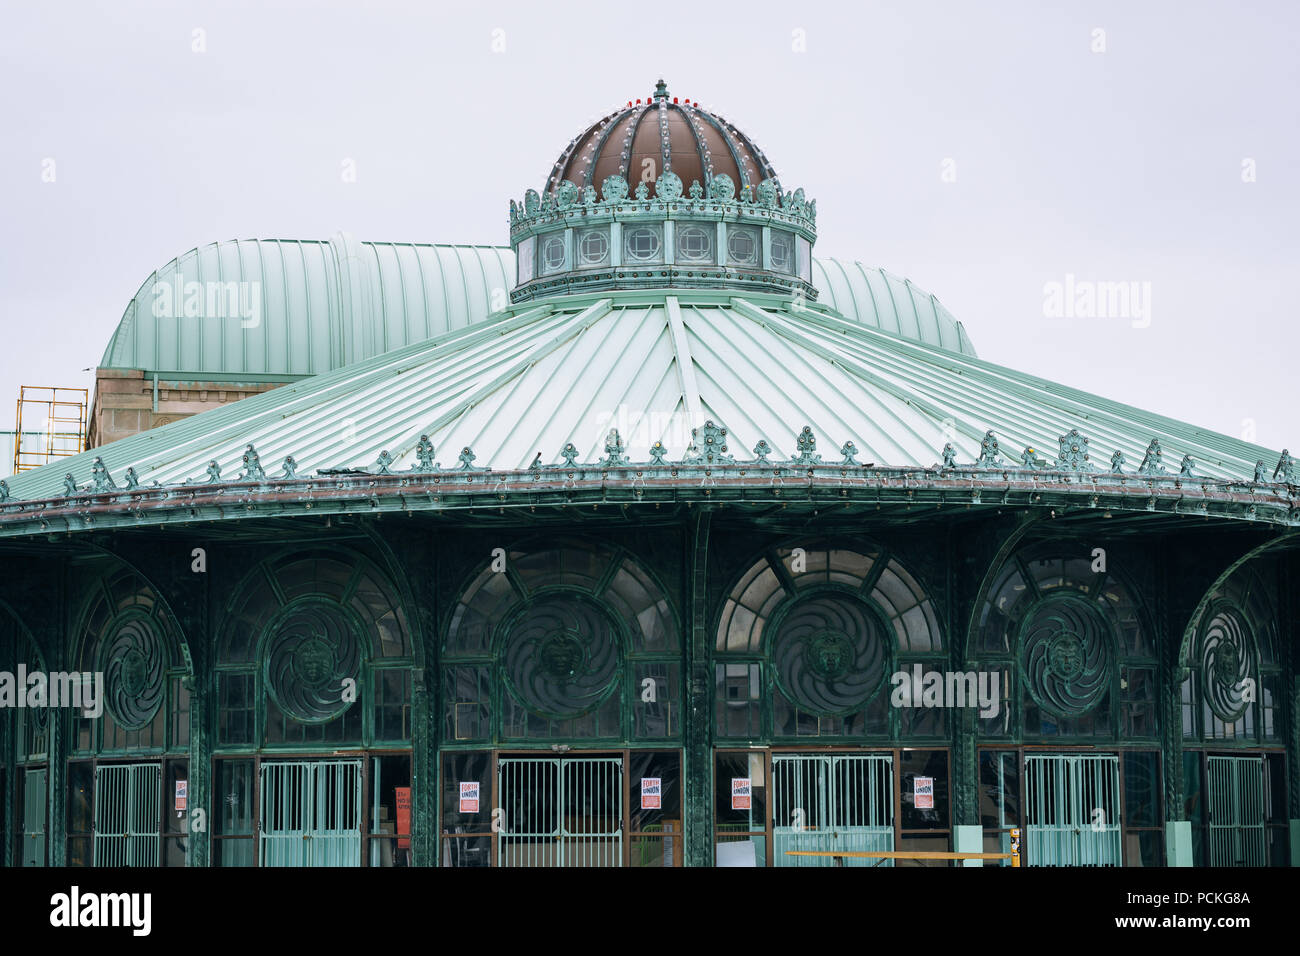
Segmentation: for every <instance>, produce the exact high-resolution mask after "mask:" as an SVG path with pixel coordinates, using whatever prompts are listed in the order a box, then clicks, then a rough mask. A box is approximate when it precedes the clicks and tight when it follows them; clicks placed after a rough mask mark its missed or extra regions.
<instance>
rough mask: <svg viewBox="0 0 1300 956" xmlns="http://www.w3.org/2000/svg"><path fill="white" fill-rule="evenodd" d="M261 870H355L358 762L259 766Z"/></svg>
mask: <svg viewBox="0 0 1300 956" xmlns="http://www.w3.org/2000/svg"><path fill="white" fill-rule="evenodd" d="M261 796H262V813H261V830H260V832H261V838H260V839H261V854H260V857H259V859H260V861H261V865H262V866H360V865H361V819H362V812H361V811H362V793H361V761H360V760H359V759H357V760H293V761H277V762H275V763H264V764H262V780H261Z"/></svg>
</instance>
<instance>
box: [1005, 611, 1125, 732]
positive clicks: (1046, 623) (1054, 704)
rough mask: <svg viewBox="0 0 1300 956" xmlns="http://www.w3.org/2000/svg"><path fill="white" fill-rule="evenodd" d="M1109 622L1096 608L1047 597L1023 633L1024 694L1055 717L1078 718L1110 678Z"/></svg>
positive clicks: (1103, 691) (1099, 697) (1103, 694)
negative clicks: (1027, 694) (1025, 691)
mask: <svg viewBox="0 0 1300 956" xmlns="http://www.w3.org/2000/svg"><path fill="white" fill-rule="evenodd" d="M1108 630H1109V628H1108V626H1107V623H1106V620H1105V618H1104V617H1102V615H1101V612H1100V611H1098V610H1096V609H1094V608H1092V607H1089V606H1088V605H1086V604H1083V603H1082V602H1079V601H1075V600H1069V599H1065V600H1059V599H1058V600H1053V599H1051V598H1049V599H1048V600H1046V601H1043V602H1042V603H1040V604H1039V605H1038V606H1037V607H1036V608H1034V609H1033V610H1032V611H1031V612H1030V613H1029V616H1028V617H1027V618H1026V620H1025V629H1024V631H1023V632H1022V633H1023V635H1024V637H1023V654H1024V658H1023V660H1024V674H1025V680H1026V683H1027V685H1028V688H1029V693H1030V694H1031V695H1032V696H1033V698H1034V700H1035V701H1037V702H1038V705H1039V706H1040V707H1042V708H1043V709H1044V710H1046V711H1048V712H1049V713H1051V714H1054V715H1055V716H1057V717H1065V718H1070V717H1079V716H1082V715H1083V714H1086V713H1088V711H1090V710H1092V709H1093V708H1094V707H1096V706H1097V705H1098V704H1099V703H1101V701H1102V700H1104V699H1105V697H1106V692H1107V691H1108V690H1109V689H1110V682H1111V651H1110V642H1109V641H1108V639H1107V637H1108Z"/></svg>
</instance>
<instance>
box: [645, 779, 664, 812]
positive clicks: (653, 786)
mask: <svg viewBox="0 0 1300 956" xmlns="http://www.w3.org/2000/svg"><path fill="white" fill-rule="evenodd" d="M662 800H663V785H662V780H661V779H660V778H659V777H642V778H641V809H642V810H659V809H661V808H662V807H663V803H662Z"/></svg>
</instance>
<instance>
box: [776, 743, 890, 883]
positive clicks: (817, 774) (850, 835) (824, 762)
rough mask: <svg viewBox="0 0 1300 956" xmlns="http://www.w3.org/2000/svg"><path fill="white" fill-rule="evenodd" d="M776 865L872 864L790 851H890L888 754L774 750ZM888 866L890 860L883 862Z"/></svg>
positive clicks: (867, 860) (866, 860) (871, 862)
mask: <svg viewBox="0 0 1300 956" xmlns="http://www.w3.org/2000/svg"><path fill="white" fill-rule="evenodd" d="M772 836H773V841H772V843H773V847H774V850H775V852H774V854H773V857H772V860H773V863H774V864H775V865H776V866H835V865H844V866H871V865H872V864H873V863H878V862H880V861H876V860H871V859H868V858H857V859H855V858H843V860H842V862H841V861H840V859H837V858H832V857H815V856H791V855H789V851H800V850H802V851H818V852H827V851H841V852H861V851H882V850H884V851H890V850H893V849H894V760H893V757H892V755H889V754H773V755H772ZM883 865H885V866H892V865H893V861H892V860H885V861H883Z"/></svg>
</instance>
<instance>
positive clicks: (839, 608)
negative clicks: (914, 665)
mask: <svg viewBox="0 0 1300 956" xmlns="http://www.w3.org/2000/svg"><path fill="white" fill-rule="evenodd" d="M772 655H773V656H772V660H773V663H774V665H775V667H776V675H777V683H778V684H779V685H780V687H781V690H782V691H783V692H784V693H785V695H786V696H787V697H789V698H790V699H791V700H793V701H795V702H796V703H797V704H798V705H799V706H800V707H801V708H802V709H803V710H806V711H808V712H810V713H814V714H820V715H822V716H833V715H837V714H847V713H850V712H852V711H855V710H858V709H860V708H861V707H862V706H863V705H864V704H865V703H866V702H867V701H868V700H870V699H871V697H872V696H873V695H874V694H875V693H876V691H878V690H879V689H880V686H881V682H882V681H883V679H884V677H885V672H886V670H887V667H888V662H889V644H888V642H887V641H886V640H885V636H884V634H883V629H882V627H881V625H880V623H879V622H878V621H877V619H876V617H875V615H874V614H872V612H871V610H870V609H869V607H868V606H867V605H866V604H865V603H864V602H863V601H861V600H859V599H858V598H856V597H850V596H848V595H835V594H818V595H812V596H810V597H808V598H805V599H803V600H800V601H799V602H798V603H797V604H795V605H794V606H793V607H792V608H791V609H790V610H789V611H788V612H787V613H786V615H785V616H784V617H783V618H782V620H781V623H780V630H779V631H778V633H777V635H776V638H775V640H774V642H773V651H772Z"/></svg>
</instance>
